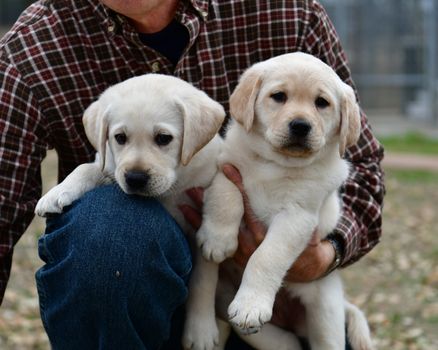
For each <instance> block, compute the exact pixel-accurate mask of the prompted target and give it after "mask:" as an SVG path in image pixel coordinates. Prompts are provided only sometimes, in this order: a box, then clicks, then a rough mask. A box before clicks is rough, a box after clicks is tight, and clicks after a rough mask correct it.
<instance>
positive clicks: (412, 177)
mask: <svg viewBox="0 0 438 350" xmlns="http://www.w3.org/2000/svg"><path fill="white" fill-rule="evenodd" d="M385 174H386V177H388V178H389V177H392V178H395V179H397V180H398V181H400V182H402V183H407V184H415V183H421V184H432V183H438V173H437V172H432V171H426V170H404V169H386V170H385Z"/></svg>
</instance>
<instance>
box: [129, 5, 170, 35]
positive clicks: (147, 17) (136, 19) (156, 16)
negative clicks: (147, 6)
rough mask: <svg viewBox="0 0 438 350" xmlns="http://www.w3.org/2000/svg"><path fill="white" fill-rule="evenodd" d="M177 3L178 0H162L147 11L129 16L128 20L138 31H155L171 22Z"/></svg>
mask: <svg viewBox="0 0 438 350" xmlns="http://www.w3.org/2000/svg"><path fill="white" fill-rule="evenodd" d="M177 5H178V0H163V1H162V2H161V3H160V4H159V5H158V6H157V7H155V8H153V9H151V10H149V11H148V12H147V13H144V14H138V15H135V16H134V15H133V16H130V17H129V20H130V22H131V24H132V25H133V26H134V28H135V29H136V30H137V31H138V32H139V33H156V32H159V31H161V30H163V29H164V28H166V27H167V26H168V25H169V23H170V22H172V20H173V18H174V16H175V12H176V8H177Z"/></svg>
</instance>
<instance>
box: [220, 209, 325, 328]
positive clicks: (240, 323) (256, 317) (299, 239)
mask: <svg viewBox="0 0 438 350" xmlns="http://www.w3.org/2000/svg"><path fill="white" fill-rule="evenodd" d="M316 223H317V218H316V216H315V215H313V214H310V213H309V212H308V211H306V210H303V209H302V208H300V207H298V206H295V207H294V208H293V209H292V210H287V211H283V212H281V213H280V214H278V215H277V216H276V217H275V218H274V220H273V221H272V223H271V225H270V227H269V229H268V233H267V235H266V237H265V239H264V241H263V242H262V243H261V245H260V246H259V247H258V248H257V250H256V251H255V252H254V253H253V255H252V256H251V258H250V259H249V261H248V264H247V266H246V269H245V272H244V274H243V279H242V283H241V285H240V288H239V290H238V292H237V294H236V297H235V298H234V300H233V302H232V303H231V304H230V306H229V308H228V315H229V317H230V322H231V323H232V324H234V325H235V326H237V327H238V328H239V329H240V330H241V332H242V333H244V334H249V333H255V332H258V331H259V330H260V328H261V326H262V325H263V324H264V323H266V322H268V321H269V320H270V319H271V316H272V308H273V305H274V300H275V295H276V294H277V291H278V290H279V289H280V287H281V284H282V282H283V278H284V276H285V274H286V272H287V270H288V269H289V268H290V267H291V266H292V264H293V263H294V261H295V260H296V258H297V257H298V256H299V255H300V254H301V252H302V251H303V250H304V249H305V247H306V246H307V244H308V242H309V240H310V237H311V235H312V232H313V230H314V228H315V227H316Z"/></svg>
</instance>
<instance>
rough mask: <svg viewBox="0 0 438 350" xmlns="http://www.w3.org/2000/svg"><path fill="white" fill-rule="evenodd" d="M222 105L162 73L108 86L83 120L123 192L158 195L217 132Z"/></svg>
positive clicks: (104, 164) (169, 186)
mask: <svg viewBox="0 0 438 350" xmlns="http://www.w3.org/2000/svg"><path fill="white" fill-rule="evenodd" d="M224 117H225V112H224V110H223V108H222V106H221V105H220V104H219V103H217V102H215V101H213V100H212V99H210V98H209V97H208V96H207V95H206V94H205V93H203V92H201V91H200V90H198V89H196V88H195V87H193V86H192V85H190V84H188V83H186V82H184V81H182V80H180V79H177V78H174V77H170V76H165V75H158V74H148V75H144V76H140V77H135V78H131V79H129V80H126V81H124V82H122V83H119V84H117V85H114V86H112V87H110V88H109V89H107V90H106V91H105V92H104V93H103V94H102V95H101V96H100V98H99V99H98V100H97V101H96V102H94V103H93V104H91V105H90V107H88V109H87V110H86V111H85V114H84V117H83V123H84V127H85V131H86V134H87V137H88V139H89V140H90V142H91V144H92V145H93V146H94V147H95V149H96V150H97V151H98V153H99V155H100V161H101V167H102V169H104V170H105V171H106V172H107V173H110V174H113V175H114V177H115V180H116V181H117V183H118V184H119V185H120V187H121V188H122V189H123V191H125V192H126V193H136V194H141V195H146V196H159V195H162V194H164V193H165V192H167V191H168V190H169V189H170V188H171V187H172V185H173V184H174V183H175V181H176V171H177V169H178V167H179V166H180V165H187V164H188V163H189V161H190V160H191V158H192V157H193V156H194V155H195V154H196V153H197V152H198V151H199V150H200V149H201V148H202V147H203V146H205V145H206V144H207V143H208V142H209V141H210V140H211V139H212V138H213V137H214V136H215V135H216V133H217V131H218V130H219V128H220V126H221V125H222V122H223V120H224Z"/></svg>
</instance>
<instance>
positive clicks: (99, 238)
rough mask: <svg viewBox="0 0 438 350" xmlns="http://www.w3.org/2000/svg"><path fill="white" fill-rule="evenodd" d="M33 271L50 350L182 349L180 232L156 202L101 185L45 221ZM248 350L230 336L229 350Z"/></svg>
mask: <svg viewBox="0 0 438 350" xmlns="http://www.w3.org/2000/svg"><path fill="white" fill-rule="evenodd" d="M39 254H40V257H41V259H42V260H43V261H44V262H45V265H44V266H43V267H42V268H41V269H40V270H38V271H37V273H36V281H37V287H38V293H39V298H40V311H41V318H42V321H43V324H44V327H45V329H46V332H47V334H48V337H49V339H50V343H51V345H52V348H53V349H54V350H58V349H59V350H70V349H72V350H78V349H80V350H88V349H90V350H95V349H105V350H106V349H109V350H112V349H117V350H119V349H133V350H135V349H148V350H155V349H165V350H179V349H181V345H180V344H181V333H182V325H183V320H184V314H183V304H184V302H185V300H186V297H187V281H188V278H189V274H190V271H191V267H192V260H191V254H190V250H189V247H188V244H187V241H186V239H185V236H184V234H183V233H182V231H181V229H180V228H179V226H178V225H177V224H176V222H175V221H174V220H173V218H172V217H171V216H170V215H169V214H168V212H167V211H166V210H165V209H164V208H163V207H162V206H161V204H160V203H159V202H158V201H157V200H154V199H150V198H144V197H139V196H128V195H126V194H125V193H123V192H122V190H121V189H120V188H119V187H118V186H116V185H109V186H102V187H99V188H97V189H95V190H93V191H90V192H88V193H86V194H85V195H84V196H83V197H82V198H81V199H79V200H77V201H76V202H74V203H73V204H72V205H71V206H70V207H68V208H66V209H65V210H64V213H63V214H61V215H53V216H52V217H50V218H48V220H47V228H46V233H45V234H44V235H43V236H42V237H41V238H40V240H39ZM232 349H234V350H237V349H238V350H246V349H251V348H250V347H249V346H248V345H246V344H244V343H243V342H242V341H241V340H240V339H238V338H237V337H236V336H235V335H233V336H232V337H231V339H230V341H229V343H228V345H227V350H232Z"/></svg>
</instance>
